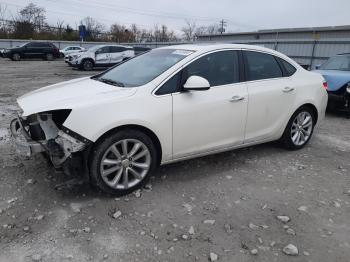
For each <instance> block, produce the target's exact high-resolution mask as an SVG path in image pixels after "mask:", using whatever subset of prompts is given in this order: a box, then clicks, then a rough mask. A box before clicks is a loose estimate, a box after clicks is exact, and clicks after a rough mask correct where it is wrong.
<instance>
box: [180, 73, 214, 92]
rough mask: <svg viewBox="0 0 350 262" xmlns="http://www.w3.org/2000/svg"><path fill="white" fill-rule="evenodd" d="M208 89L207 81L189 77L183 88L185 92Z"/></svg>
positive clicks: (197, 77) (198, 77)
mask: <svg viewBox="0 0 350 262" xmlns="http://www.w3.org/2000/svg"><path fill="white" fill-rule="evenodd" d="M209 88H210V84H209V82H208V80H207V79H205V78H204V77H200V76H190V77H189V78H188V79H187V81H186V83H185V84H184V86H183V90H185V91H190V90H192V91H204V90H208V89H209Z"/></svg>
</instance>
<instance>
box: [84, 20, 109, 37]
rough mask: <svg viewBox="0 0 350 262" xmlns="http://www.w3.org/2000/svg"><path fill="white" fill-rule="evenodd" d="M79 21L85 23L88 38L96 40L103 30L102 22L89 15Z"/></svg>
mask: <svg viewBox="0 0 350 262" xmlns="http://www.w3.org/2000/svg"><path fill="white" fill-rule="evenodd" d="M80 23H81V24H82V25H85V27H86V32H87V37H88V38H90V40H97V39H98V38H100V37H101V34H102V33H103V31H104V30H105V26H104V24H102V23H100V22H99V21H97V20H96V19H94V18H92V17H90V16H87V17H85V18H84V19H83V20H81V21H80Z"/></svg>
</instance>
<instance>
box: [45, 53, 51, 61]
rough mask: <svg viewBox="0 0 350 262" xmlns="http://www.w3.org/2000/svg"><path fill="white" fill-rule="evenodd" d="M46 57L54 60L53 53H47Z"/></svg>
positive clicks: (48, 59)
mask: <svg viewBox="0 0 350 262" xmlns="http://www.w3.org/2000/svg"><path fill="white" fill-rule="evenodd" d="M45 59H46V60H47V61H52V60H53V54H50V53H47V54H46V55H45Z"/></svg>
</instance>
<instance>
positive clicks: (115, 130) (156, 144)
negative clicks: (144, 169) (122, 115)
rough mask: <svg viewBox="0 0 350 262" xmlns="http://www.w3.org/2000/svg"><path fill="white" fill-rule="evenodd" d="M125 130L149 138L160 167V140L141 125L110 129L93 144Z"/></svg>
mask: <svg viewBox="0 0 350 262" xmlns="http://www.w3.org/2000/svg"><path fill="white" fill-rule="evenodd" d="M126 129H129V130H130V129H131V130H137V131H140V132H142V133H144V134H145V135H147V136H148V137H149V138H151V140H152V142H153V143H154V146H155V147H156V149H157V164H158V165H160V163H161V160H162V146H161V143H160V140H159V138H158V136H157V135H156V134H155V133H154V132H153V131H152V130H151V129H149V128H147V127H145V126H142V125H137V124H126V125H121V126H118V127H115V128H112V129H110V130H108V131H107V132H105V133H104V134H102V135H101V136H100V137H99V138H98V139H97V140H96V141H95V144H96V143H98V142H99V141H101V140H103V139H104V138H105V137H108V136H109V135H111V134H113V133H116V132H119V131H122V130H126Z"/></svg>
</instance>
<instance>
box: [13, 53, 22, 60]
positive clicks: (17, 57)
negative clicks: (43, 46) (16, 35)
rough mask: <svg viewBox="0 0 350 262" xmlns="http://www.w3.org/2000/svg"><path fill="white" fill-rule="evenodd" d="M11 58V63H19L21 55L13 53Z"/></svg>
mask: <svg viewBox="0 0 350 262" xmlns="http://www.w3.org/2000/svg"><path fill="white" fill-rule="evenodd" d="M11 58H12V60H13V61H19V60H21V55H20V54H19V53H14V54H13V55H12V57H11Z"/></svg>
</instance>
